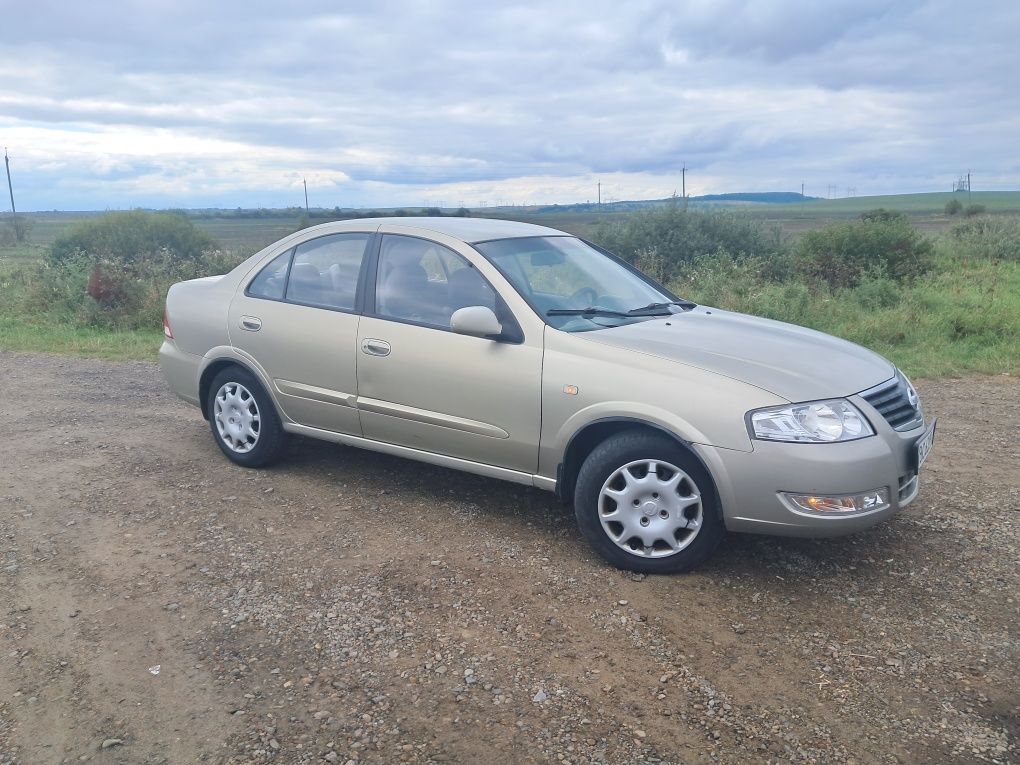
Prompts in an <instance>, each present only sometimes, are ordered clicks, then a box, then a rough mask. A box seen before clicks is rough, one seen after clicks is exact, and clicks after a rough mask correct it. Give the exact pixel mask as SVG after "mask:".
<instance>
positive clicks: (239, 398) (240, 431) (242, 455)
mask: <svg viewBox="0 0 1020 765" xmlns="http://www.w3.org/2000/svg"><path fill="white" fill-rule="evenodd" d="M206 403H207V405H208V408H207V410H206V411H208V412H209V427H210V429H211V430H212V435H213V439H214V440H215V441H216V445H217V446H219V447H220V450H221V451H222V452H223V453H224V454H225V455H226V456H227V458H228V459H229V460H230V461H231V462H235V463H237V464H238V465H241V466H243V467H248V468H257V467H263V466H265V465H268V464H270V463H272V462H274V461H275V460H277V459H278V458H279V457H280V454H281V452H282V451H283V447H284V446H285V445H286V442H287V434H286V432H285V431H284V430H283V425H282V424H281V422H280V416H279V415H278V414H277V413H276V407H275V406H273V401H272V399H270V398H269V394H267V393H266V391H265V389H264V388H263V387H262V385H261V383H259V381H258V379H257V378H256V377H255V375H253V374H252V373H251V372H249V371H248V370H247V369H244V368H242V367H239V366H231V367H227V368H226V369H224V370H222V371H220V372H219V373H218V374H217V375H216V376H215V377H214V378H213V381H212V383H211V384H210V385H209V399H208V401H207V402H206Z"/></svg>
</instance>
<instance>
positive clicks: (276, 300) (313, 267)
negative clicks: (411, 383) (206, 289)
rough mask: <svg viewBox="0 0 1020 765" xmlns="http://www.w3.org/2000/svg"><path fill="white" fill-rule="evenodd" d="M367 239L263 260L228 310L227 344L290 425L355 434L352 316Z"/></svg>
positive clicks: (321, 243) (323, 242)
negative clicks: (256, 372) (269, 388)
mask: <svg viewBox="0 0 1020 765" xmlns="http://www.w3.org/2000/svg"><path fill="white" fill-rule="evenodd" d="M371 236H372V235H371V234H362V233H351V234H346V233H345V234H332V235H329V236H322V237H317V238H315V239H311V240H308V241H306V242H303V243H302V244H299V245H298V246H297V247H295V248H294V249H292V250H289V251H287V252H285V253H283V254H281V255H278V256H277V257H276V258H274V259H273V260H272V261H270V262H269V264H268V265H266V266H265V267H264V268H263V269H262V270H261V271H260V272H259V273H258V274H257V275H256V276H255V278H254V279H252V281H251V282H250V283H249V284H248V285H247V286H246V288H245V289H244V290H242V291H240V292H238V294H237V295H236V296H235V297H234V300H233V301H232V302H231V304H230V317H229V327H230V340H231V343H232V344H233V346H234V347H235V348H237V349H238V350H240V351H243V352H244V353H246V354H248V355H249V356H251V357H253V358H254V359H255V361H256V362H258V364H259V365H260V366H262V368H263V369H265V370H266V372H267V374H268V375H269V377H270V379H271V380H272V384H273V387H274V388H275V393H276V397H277V400H278V401H279V404H280V407H281V409H283V413H284V414H285V415H286V416H287V417H288V418H290V419H291V420H293V421H294V422H298V423H301V424H302V425H308V426H311V427H315V428H322V429H324V430H331V431H336V432H339V433H348V434H352V435H360V434H361V422H360V419H359V417H358V410H357V408H356V397H357V393H358V379H357V371H356V368H357V360H358V359H357V339H358V321H359V319H360V317H359V315H358V314H357V313H356V312H355V305H356V296H357V286H358V282H359V274H360V272H361V268H362V264H363V261H364V257H365V251H366V249H367V245H368V242H369V240H370V238H371Z"/></svg>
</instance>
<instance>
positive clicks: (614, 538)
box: [574, 430, 725, 574]
mask: <svg viewBox="0 0 1020 765" xmlns="http://www.w3.org/2000/svg"><path fill="white" fill-rule="evenodd" d="M574 513H575V515H576V516H577V524H578V526H579V527H580V529H581V533H582V534H583V535H584V537H585V539H586V540H587V541H588V543H589V544H590V545H591V546H592V548H594V549H595V551H596V552H598V553H599V555H601V556H602V557H603V558H605V559H606V560H607V561H609V562H610V563H612V564H613V565H614V566H617V567H618V568H623V569H628V570H630V571H640V572H643V573H649V574H672V573H677V572H681V571H688V570H690V569H691V568H693V567H695V566H697V565H698V564H700V563H702V562H703V561H704V560H705V559H706V558H708V556H709V555H711V554H712V552H713V551H714V550H715V548H716V546H717V545H718V544H719V541H720V540H721V539H722V537H723V535H724V534H725V527H724V526H723V522H722V520H721V517H720V514H719V502H718V498H717V497H716V494H715V487H714V484H713V483H712V479H711V476H709V474H708V471H706V470H705V468H704V467H703V466H702V465H701V463H700V462H699V461H698V460H697V459H695V458H694V456H693V455H692V454H691V453H690V452H689V451H688V450H687V449H686V448H684V447H683V446H682V445H680V444H679V443H677V442H676V441H673V440H672V439H670V438H668V437H667V436H664V435H658V434H653V433H649V432H647V431H640V430H635V431H628V432H624V433H619V434H617V435H615V436H612V437H610V438H608V439H607V440H606V441H604V442H602V443H601V444H600V445H599V446H597V447H595V449H594V450H593V451H592V453H591V454H590V455H588V458H587V459H586V460H585V461H584V464H583V465H582V466H581V470H580V472H579V473H578V476H577V483H576V488H575V491H574Z"/></svg>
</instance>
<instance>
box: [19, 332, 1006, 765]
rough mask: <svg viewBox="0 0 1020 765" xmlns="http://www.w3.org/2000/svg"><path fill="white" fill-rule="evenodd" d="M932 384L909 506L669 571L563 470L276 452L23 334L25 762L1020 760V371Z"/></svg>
mask: <svg viewBox="0 0 1020 765" xmlns="http://www.w3.org/2000/svg"><path fill="white" fill-rule="evenodd" d="M919 387H920V390H921V394H922V397H923V399H924V401H925V403H926V404H927V407H928V410H929V412H934V413H936V414H938V415H939V416H940V418H941V420H940V425H939V438H938V442H937V444H936V451H935V454H934V456H933V457H932V458H931V460H930V461H929V465H928V466H926V469H925V473H924V479H925V481H924V485H923V488H922V490H921V496H920V498H919V500H918V501H917V502H916V503H915V504H914V505H913V506H912V507H910V508H909V509H908V510H907V511H905V512H904V513H902V514H900V515H899V516H898V517H896V518H895V519H893V520H892V521H890V522H888V523H886V524H884V525H882V526H880V527H878V528H876V529H873V530H871V531H869V532H866V533H863V534H861V535H858V536H855V537H851V538H844V539H836V540H821V541H811V540H783V539H774V538H765V537H752V536H737V535H731V536H730V537H729V538H728V539H727V540H726V541H724V543H723V545H722V547H721V548H720V550H719V552H718V554H717V555H716V556H715V557H714V558H713V559H712V560H711V561H710V562H709V563H708V564H707V565H706V566H705V567H703V568H702V569H700V570H699V571H697V572H696V573H694V574H690V575H686V576H673V577H647V578H646V577H642V576H638V575H631V574H627V573H624V572H620V571H617V570H615V569H611V568H608V567H607V566H605V565H604V564H603V563H602V562H600V561H599V560H598V559H597V558H596V557H595V556H594V555H593V554H592V553H591V552H590V551H589V550H588V548H587V547H586V546H585V544H584V543H583V542H582V541H581V539H580V537H579V535H578V533H577V531H576V529H575V526H574V522H573V519H572V516H571V514H570V513H569V512H568V511H567V510H566V509H565V508H563V507H561V506H560V505H559V504H558V503H557V502H556V501H555V499H554V498H553V496H552V495H550V494H546V493H543V492H540V491H537V490H532V489H527V488H523V487H518V486H514V485H511V484H505V483H500V482H497V481H493V480H488V479H483V478H479V477H474V476H469V475H463V474H459V473H455V472H451V471H448V470H444V469H441V468H436V467H430V466H425V465H421V464H417V463H413V462H407V461H404V460H401V459H397V458H392V457H386V456H381V455H377V454H372V453H368V452H361V451H357V450H352V449H346V448H342V447H338V446H334V445H328V444H322V443H318V442H313V441H306V440H295V441H293V442H292V444H291V446H290V448H289V452H288V458H287V459H286V460H285V461H284V462H282V463H281V464H279V465H278V466H275V467H273V468H272V469H268V470H258V471H248V470H244V469H241V468H238V467H235V466H233V465H231V464H230V463H228V462H227V461H226V460H225V459H224V458H223V457H222V456H221V455H220V453H219V451H218V450H217V448H216V446H215V444H214V443H213V441H212V439H211V437H210V435H209V432H208V429H207V426H206V424H205V422H204V421H203V420H202V418H201V415H200V414H199V413H198V411H197V410H195V409H192V408H190V407H188V406H187V405H185V404H183V403H181V402H179V401H178V400H176V399H175V398H173V397H172V396H171V395H170V393H169V392H168V390H167V388H166V386H165V384H164V383H163V381H162V378H161V376H160V373H159V371H158V369H157V368H156V367H155V366H153V365H150V364H143V363H134V364H115V363H107V362H100V361H83V360H77V359H70V358H61V357H54V356H44V355H31V354H12V353H4V352H0V545H2V547H0V553H2V554H0V763H25V764H28V763H33V764H34V763H60V762H78V761H93V762H97V763H193V762H210V763H263V762H275V763H303V762H314V763H319V762H335V763H341V764H343V763H398V762H409V763H431V762H436V763H455V762H464V763H475V762H482V761H484V762H489V763H504V762H508V763H509V762H514V763H516V762H524V763H529V762H536V763H537V762H542V763H556V762H570V763H656V762H668V763H708V762H712V763H741V765H743V764H746V763H758V762H784V763H785V762H818V763H829V762H833V763H836V762H838V763H861V764H863V763H935V762H938V763H965V762H967V763H969V762H998V763H1006V762H1020V725H1018V717H1017V715H1018V706H1020V588H1018V584H1020V566H1018V562H1020V544H1018V543H1020V513H1018V508H1020V456H1018V455H1020V439H1018V434H1020V410H1018V408H1017V403H1018V402H1020V381H1018V380H1017V379H1016V378H1014V377H1008V376H1002V377H995V378H983V377H982V378H977V377H971V378H965V379H959V380H945V381H937V382H926V383H925V382H923V381H922V384H921V385H920V386H919Z"/></svg>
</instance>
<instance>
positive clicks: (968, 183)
mask: <svg viewBox="0 0 1020 765" xmlns="http://www.w3.org/2000/svg"><path fill="white" fill-rule="evenodd" d="M10 179H11V174H10V171H8V172H7V180H8V181H10ZM970 200H971V196H970V170H968V171H967V204H970ZM11 207H14V197H13V196H12V197H11Z"/></svg>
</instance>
